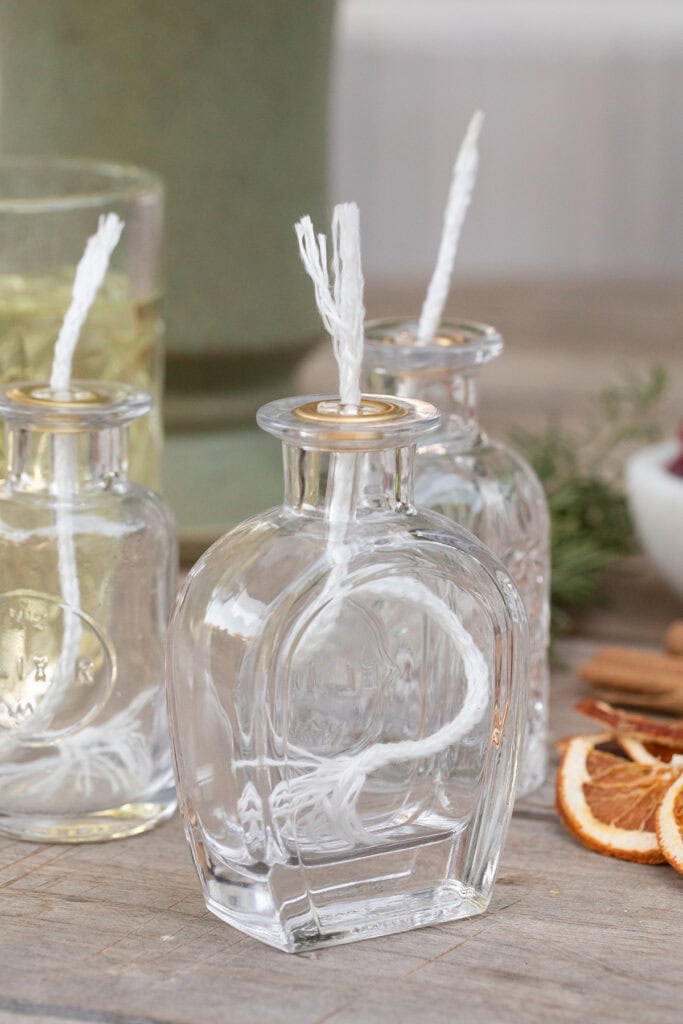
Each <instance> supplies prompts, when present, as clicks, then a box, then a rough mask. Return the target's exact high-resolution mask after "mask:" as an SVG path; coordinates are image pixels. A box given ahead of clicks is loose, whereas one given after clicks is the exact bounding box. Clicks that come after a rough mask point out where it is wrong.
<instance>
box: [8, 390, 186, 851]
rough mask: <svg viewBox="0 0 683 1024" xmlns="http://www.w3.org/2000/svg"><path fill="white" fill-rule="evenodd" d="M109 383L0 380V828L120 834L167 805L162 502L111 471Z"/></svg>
mask: <svg viewBox="0 0 683 1024" xmlns="http://www.w3.org/2000/svg"><path fill="white" fill-rule="evenodd" d="M150 407H151V399H150V398H149V396H148V395H146V394H143V393H140V392H136V391H134V390H132V389H131V388H128V387H125V386H124V385H121V384H103V383H101V382H99V381H97V382H95V381H90V382H87V381H81V382H74V383H73V385H72V386H71V387H70V388H69V389H67V390H65V391H55V390H53V389H51V388H50V387H48V386H47V385H41V384H24V385H14V386H9V387H4V388H2V389H0V418H2V419H3V420H4V421H5V424H6V441H7V454H8V468H7V478H6V480H5V481H4V482H3V484H2V486H1V487H0V832H2V833H3V834H5V835H11V836H14V837H16V838H19V839H27V840H33V841H44V842H86V841H94V840H100V839H114V838H118V837H121V836H127V835H133V834H135V833H137V832H142V831H145V830H146V829H148V828H151V827H152V826H153V825H155V824H156V823H157V822H159V821H162V820H164V819H165V818H167V817H169V815H170V814H172V812H173V810H174V808H175V794H174V788H173V774H172V767H171V758H170V749H169V742H168V729H167V722H166V714H165V703H164V641H165V633H166V625H167V619H168V613H169V610H170V603H171V601H172V599H173V595H174V593H175V586H176V574H177V555H176V542H175V530H174V523H173V518H172V515H171V513H170V512H169V510H168V508H167V506H166V505H165V503H164V502H163V501H162V500H161V499H160V498H159V497H158V496H157V495H156V494H153V493H152V492H151V491H148V490H146V489H145V488H144V487H142V486H140V485H138V484H134V483H131V482H129V481H128V480H127V478H126V467H127V444H126V441H127V433H128V424H129V423H130V422H131V421H133V420H135V419H137V418H138V417H140V416H142V415H144V414H145V413H147V412H148V411H149V409H150Z"/></svg>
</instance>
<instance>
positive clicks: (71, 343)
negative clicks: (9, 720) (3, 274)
mask: <svg viewBox="0 0 683 1024" xmlns="http://www.w3.org/2000/svg"><path fill="white" fill-rule="evenodd" d="M122 231H123V221H122V220H121V219H120V218H119V217H117V216H116V214H115V213H109V214H107V215H106V216H102V217H100V219H99V222H98V226H97V231H96V232H95V234H94V235H92V237H91V238H89V239H88V242H87V244H86V247H85V251H84V252H83V255H82V257H81V259H80V262H79V264H78V267H77V268H76V276H75V278H74V284H73V291H72V297H71V304H70V305H69V308H68V310H67V311H66V315H65V317H64V320H63V322H62V327H61V330H60V332H59V336H58V338H57V342H56V344H55V352H54V357H53V363H52V373H51V376H50V387H51V388H53V389H57V390H62V389H64V388H68V387H69V385H70V383H71V366H72V363H73V356H74V352H75V350H76V345H77V343H78V338H79V336H80V333H81V329H82V327H83V324H84V323H85V321H86V319H87V316H88V313H89V311H90V307H91V306H92V304H93V302H94V301H95V296H96V295H97V292H98V291H99V288H100V286H101V284H102V282H103V281H104V278H105V275H106V273H107V268H108V266H109V260H110V258H111V254H112V252H113V251H114V249H115V247H116V245H117V243H118V240H119V238H120V237H121V232H122ZM73 441H74V438H73V437H72V436H70V435H64V436H60V435H58V436H57V437H56V438H55V484H56V490H57V499H58V501H57V560H58V573H59V585H60V588H61V592H62V597H63V599H64V604H65V605H66V606H67V610H66V611H65V613H64V636H63V642H62V650H61V653H60V656H59V663H58V667H57V680H56V684H55V685H54V686H53V687H52V688H51V689H50V691H49V694H48V697H49V699H47V700H46V701H44V702H43V705H41V712H44V713H45V714H46V715H48V714H49V713H51V711H52V709H53V708H54V706H55V704H57V703H58V702H59V700H60V699H61V695H62V694H63V693H64V691H65V689H66V688H67V686H68V684H69V681H70V680H71V679H72V677H73V674H74V669H75V666H76V662H77V659H78V652H79V650H80V645H81V633H82V630H81V622H80V619H79V618H78V616H76V615H74V614H72V613H71V612H70V611H69V609H78V608H79V607H80V603H81V596H80V587H79V583H78V572H77V569H76V550H75V545H74V537H73V528H72V513H71V510H70V508H69V507H68V505H67V504H65V503H62V502H61V501H60V500H59V499H60V498H61V497H62V496H66V495H68V494H69V493H70V492H71V490H72V488H73V484H74V480H75V475H76V457H77V453H76V450H75V448H74V444H73ZM41 717H43V715H42V714H41ZM31 724H32V728H34V727H35V726H36V722H35V716H34V717H33V718H32V722H31Z"/></svg>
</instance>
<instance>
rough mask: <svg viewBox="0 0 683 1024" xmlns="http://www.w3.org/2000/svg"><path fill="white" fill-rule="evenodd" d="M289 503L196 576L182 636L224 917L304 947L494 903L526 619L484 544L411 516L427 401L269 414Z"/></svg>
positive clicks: (183, 739)
mask: <svg viewBox="0 0 683 1024" xmlns="http://www.w3.org/2000/svg"><path fill="white" fill-rule="evenodd" d="M258 422H259V425H260V426H261V427H262V428H263V429H264V430H266V431H268V432H269V433H271V434H274V435H275V436H276V437H278V438H280V439H281V440H282V442H283V456H284V470H285V496H284V503H283V504H282V505H281V506H279V507H277V508H275V509H272V510H271V511H269V512H266V513H264V514H263V515H260V516H257V517H254V518H252V519H249V520H247V521H246V522H244V523H242V524H241V525H240V526H238V527H236V528H235V529H234V530H232V531H231V532H230V533H228V534H227V535H226V536H225V537H223V538H222V539H221V540H219V541H218V542H217V543H216V544H215V545H214V546H213V547H212V548H211V549H210V550H209V551H208V552H207V553H206V554H205V555H204V556H203V558H201V559H200V561H199V562H198V563H197V565H196V566H195V568H194V569H193V570H192V572H191V573H190V575H189V576H188V578H187V581H186V583H185V585H184V588H183V590H182V591H181V594H180V596H179V598H178V601H177V604H176V608H175V612H174V614H173V616H172V619H171V626H170V630H169V653H168V664H167V677H168V684H169V694H170V695H169V710H170V717H171V734H172V739H173V745H174V750H175V758H176V769H177V778H178V790H179V799H180V804H181V808H182V809H183V813H184V818H185V827H186V830H187V835H188V839H189V842H190V845H191V847H192V851H193V854H194V860H195V864H196V867H197V870H198V873H199V876H200V879H201V882H202V886H203V889H204V896H205V899H206V903H207V906H208V907H209V909H210V910H212V911H213V912H214V913H215V914H216V915H217V916H218V917H220V918H222V919H223V920H225V921H227V922H228V923H230V924H232V925H234V926H235V927H237V928H239V929H241V930H242V931H244V932H246V933H248V934H249V935H252V936H254V937H255V938H258V939H261V940H263V941H264V942H267V943H270V944H271V945H273V946H276V947H278V948H280V949H283V950H285V951H287V952H296V951H300V950H305V949H309V948H311V947H315V946H320V945H329V944H334V943H340V942H349V941H351V940H353V939H362V938H366V937H369V936H372V935H382V934H387V933H390V932H395V931H402V930H405V929H408V928H413V927H417V926H420V925H427V924H430V923H432V922H435V921H444V920H452V919H455V918H461V917H468V916H470V915H472V914H478V913H481V912H482V911H484V910H485V909H486V907H487V904H488V902H489V898H490V895H491V890H492V886H493V882H494V877H495V873H496V866H497V863H498V858H499V854H500V852H501V848H502V845H503V842H504V838H505V834H506V831H507V826H508V821H509V816H510V812H511V807H512V800H513V791H514V782H515V775H516V762H517V757H518V749H519V744H520V736H521V731H522V728H523V712H524V706H525V703H526V692H525V684H526V652H527V637H526V619H525V615H524V610H523V607H522V604H521V601H520V599H519V597H518V595H517V592H516V589H515V587H514V585H513V584H512V582H511V580H510V578H509V576H508V574H507V573H506V572H505V570H504V568H503V567H502V566H501V565H500V564H499V563H498V561H497V560H496V559H495V558H494V557H493V556H492V555H491V554H490V552H489V551H487V550H486V549H485V548H484V547H483V545H481V544H480V543H479V542H478V541H477V540H476V539H475V538H474V537H472V536H471V535H470V534H468V533H467V532H466V531H464V530H462V529H461V528H459V527H457V526H456V525H454V524H452V523H450V522H449V521H448V520H447V519H445V518H444V517H442V516H438V515H435V514H433V513H431V512H427V511H422V510H419V511H418V510H417V509H416V508H415V507H414V505H413V495H412V466H413V455H414V446H415V443H416V441H417V440H418V439H421V440H423V441H424V439H425V437H426V436H427V435H428V434H430V433H432V432H433V431H434V430H435V429H436V428H437V426H438V423H439V417H438V414H437V412H436V410H435V409H434V408H433V407H432V406H430V405H428V404H426V403H424V402H406V401H402V400H400V399H396V400H390V399H382V398H381V397H377V396H368V395H366V396H364V397H363V400H362V404H361V405H360V406H359V407H358V408H357V409H355V411H354V412H352V413H351V414H349V413H348V407H347V409H346V410H344V409H343V407H340V404H339V401H338V400H336V399H329V398H327V399H326V398H314V399H312V400H311V399H301V398H299V399H296V398H295V399H287V400H284V401H278V402H273V403H271V404H269V405H266V406H264V407H263V408H262V409H261V410H260V411H259V415H258Z"/></svg>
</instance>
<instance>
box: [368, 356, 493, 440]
mask: <svg viewBox="0 0 683 1024" xmlns="http://www.w3.org/2000/svg"><path fill="white" fill-rule="evenodd" d="M370 380H371V384H372V386H373V388H374V389H376V390H377V391H382V392H384V393H386V394H395V395H398V396H400V397H401V398H419V399H422V400H423V401H425V402H430V403H431V404H432V405H435V406H436V408H437V409H438V410H439V412H440V413H441V415H442V420H441V426H440V428H439V430H438V431H437V432H436V433H435V434H434V435H432V437H430V438H429V439H428V441H427V442H426V444H427V445H432V444H446V445H448V446H451V445H452V446H454V447H456V448H466V447H469V446H470V445H473V444H476V443H477V442H478V441H480V440H481V439H483V437H484V434H483V432H482V429H481V426H480V425H479V418H478V417H479V370H478V368H476V367H468V368H467V370H460V371H455V370H449V369H434V370H422V371H419V372H411V371H400V372H399V371H395V372H392V371H385V370H382V371H378V370H374V371H372V374H371V378H370Z"/></svg>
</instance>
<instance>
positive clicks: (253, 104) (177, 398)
mask: <svg viewBox="0 0 683 1024" xmlns="http://www.w3.org/2000/svg"><path fill="white" fill-rule="evenodd" d="M333 9H334V3H333V0H113V2H110V3H104V2H100V0H49V2H46V0H0V84H1V90H2V118H1V119H0V140H1V145H2V149H3V150H4V151H5V152H13V153H22V154H35V153H48V152H49V153H53V154H60V155H67V156H92V157H97V158H101V159H108V160H115V161H122V162H131V163H135V164H139V165H142V166H147V167H149V168H151V169H152V170H155V171H157V172H158V173H160V174H161V176H162V177H163V178H164V180H165V182H166V185H167V200H168V220H167V240H168V259H167V273H166V282H167V287H166V298H165V304H164V308H165V318H166V323H167V351H168V360H167V385H168V387H167V398H166V424H167V431H168V434H169V444H168V451H167V456H168V459H167V472H166V489H167V492H168V494H169V496H170V498H171V500H172V502H173V504H174V505H175V506H176V511H177V512H178V513H179V517H180V521H181V526H182V527H183V528H184V531H185V532H186V533H188V531H191V530H194V531H195V532H196V533H197V536H198V537H199V538H201V537H202V536H206V538H207V539H208V537H209V535H210V534H211V533H212V532H214V533H215V532H217V531H218V530H220V529H221V528H222V527H223V526H224V525H225V524H226V523H227V522H229V521H231V520H234V519H235V518H238V517H240V516H242V515H243V514H244V513H245V512H249V511H257V510H258V508H259V507H261V504H262V502H263V501H267V500H270V497H271V493H272V499H273V500H277V499H278V493H277V491H278V489H279V470H278V473H277V477H278V479H277V481H274V482H273V485H272V488H271V487H270V486H269V482H268V481H264V480H263V479H261V480H258V481H257V480H255V479H254V480H252V479H251V478H252V477H255V474H256V472H257V471H259V470H258V466H257V463H258V461H259V460H260V459H261V458H262V459H263V460H266V461H264V463H263V468H262V470H260V472H261V474H263V473H265V474H269V468H268V466H269V464H270V463H269V460H270V459H271V456H270V455H268V454H267V453H268V452H269V451H272V449H271V448H270V445H269V443H268V442H267V441H264V442H263V445H262V448H261V449H259V448H258V442H256V441H255V440H254V438H253V437H252V438H251V441H250V440H249V439H248V438H247V439H246V441H245V439H244V438H243V437H241V436H237V439H236V440H235V435H227V434H226V435H225V437H224V441H225V450H223V448H222V446H221V436H222V435H224V434H225V432H226V431H229V430H233V429H234V428H237V427H242V428H244V427H245V425H246V424H252V423H253V415H254V412H255V410H256V408H257V406H258V405H259V404H260V403H261V402H263V401H266V400H268V399H270V398H272V397H275V396H277V395H282V394H286V393H287V391H288V390H289V389H290V387H291V374H292V371H293V370H294V369H295V367H296V364H297V362H298V360H299V358H300V357H301V356H302V355H303V354H304V353H305V352H306V350H307V349H308V347H309V346H310V345H311V344H312V342H313V341H314V340H315V339H317V338H318V337H319V336H320V323H319V320H318V317H317V313H316V311H315V305H314V302H313V300H312V295H311V288H310V282H309V281H308V279H307V278H306V276H305V274H303V272H302V269H301V266H300V263H299V259H298V255H297V249H296V240H295V236H294V231H293V223H294V221H295V220H297V219H298V218H299V217H300V216H301V215H302V214H304V213H307V212H310V213H311V214H312V215H313V216H314V217H315V218H317V220H318V222H321V221H322V220H324V206H325V203H324V198H325V170H326V167H325V156H326V143H327V137H326V121H327V94H328V68H329V54H330V41H331V30H332V22H333ZM190 434H193V435H194V436H193V437H190V436H188V435H190ZM243 442H244V443H243ZM254 445H256V446H257V451H260V452H261V455H260V456H259V455H255V450H254ZM247 451H249V456H248V463H249V466H248V467H245V466H244V465H243V464H244V462H245V458H246V455H245V453H246V452H247ZM221 452H223V455H224V458H223V465H222V466H221V467H220V468H219V467H218V466H216V465H215V464H214V463H215V461H216V459H217V458H218V457H220V454H221ZM255 458H256V463H255ZM200 463H201V464H202V465H203V467H204V468H203V470H202V472H200V470H199V464H200ZM240 463H242V469H243V470H244V471H241V472H240V471H239V464H240ZM249 468H250V471H247V470H249ZM188 471H191V473H192V482H191V484H190V481H189V478H188ZM221 474H222V475H223V480H221V479H219V477H220V475H221ZM226 476H228V477H232V478H233V479H232V480H231V481H230V485H229V486H224V483H225V477H226ZM190 486H191V487H192V494H186V492H187V491H188V490H189V489H190ZM198 488H199V489H200V490H201V491H202V495H201V498H200V496H199V494H198ZM235 492H239V500H235Z"/></svg>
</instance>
